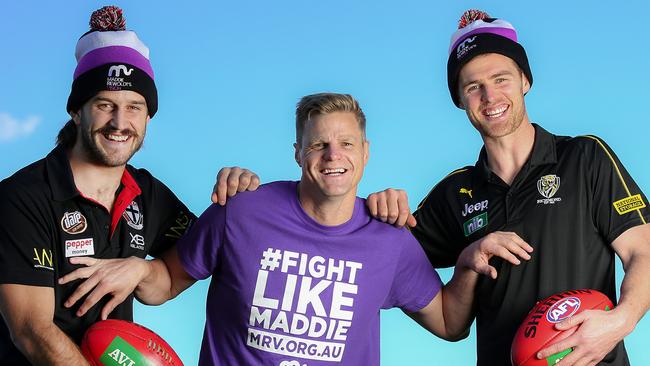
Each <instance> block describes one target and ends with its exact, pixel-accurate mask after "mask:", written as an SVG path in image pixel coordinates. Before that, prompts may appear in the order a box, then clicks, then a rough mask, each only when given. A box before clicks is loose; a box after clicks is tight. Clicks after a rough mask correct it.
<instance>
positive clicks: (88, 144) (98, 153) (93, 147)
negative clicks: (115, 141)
mask: <svg viewBox="0 0 650 366" xmlns="http://www.w3.org/2000/svg"><path fill="white" fill-rule="evenodd" d="M85 125H86V124H85V123H84V122H83V120H82V123H81V124H80V127H81V128H80V130H79V133H80V134H81V147H82V148H83V151H84V152H85V153H86V156H87V157H88V159H89V160H90V161H91V162H93V163H95V164H98V165H104V166H107V167H118V166H122V165H125V164H126V163H127V162H128V161H129V160H131V157H133V155H134V154H135V153H136V152H138V150H140V148H141V147H142V144H143V142H144V135H145V131H143V133H142V136H140V135H139V134H138V133H137V132H136V131H133V130H130V129H129V130H121V131H120V130H117V129H115V128H112V127H110V126H108V125H107V126H104V127H102V128H99V129H97V130H94V131H93V130H91V127H90V126H85ZM117 132H120V135H122V136H129V140H132V141H133V142H132V144H133V145H132V146H133V147H132V149H131V150H130V151H128V152H116V153H111V152H108V151H106V150H104V149H103V148H102V146H101V145H100V143H99V142H98V139H101V138H104V137H103V135H108V134H111V133H117Z"/></svg>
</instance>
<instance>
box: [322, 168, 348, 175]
mask: <svg viewBox="0 0 650 366" xmlns="http://www.w3.org/2000/svg"><path fill="white" fill-rule="evenodd" d="M343 173H345V169H343V168H335V169H325V170H323V174H343Z"/></svg>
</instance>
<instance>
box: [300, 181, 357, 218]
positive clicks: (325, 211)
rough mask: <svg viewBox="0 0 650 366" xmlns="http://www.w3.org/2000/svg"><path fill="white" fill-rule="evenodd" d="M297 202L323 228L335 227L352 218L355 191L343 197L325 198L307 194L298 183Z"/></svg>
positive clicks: (319, 195)
mask: <svg viewBox="0 0 650 366" xmlns="http://www.w3.org/2000/svg"><path fill="white" fill-rule="evenodd" d="M298 200H299V201H300V206H302V209H303V210H305V212H306V213H307V215H309V217H311V218H312V219H314V220H316V222H318V223H319V224H321V225H325V226H337V225H341V224H344V223H346V222H347V221H349V220H350V219H351V218H352V214H353V213H354V202H355V200H356V189H354V192H350V193H349V194H347V195H345V196H344V197H327V196H323V195H322V194H318V193H315V192H309V190H308V189H307V188H306V187H305V185H304V184H302V182H300V183H298Z"/></svg>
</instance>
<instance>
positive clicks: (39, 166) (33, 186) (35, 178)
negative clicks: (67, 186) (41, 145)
mask: <svg viewBox="0 0 650 366" xmlns="http://www.w3.org/2000/svg"><path fill="white" fill-rule="evenodd" d="M0 197H1V198H0V201H3V202H6V201H7V200H14V199H30V201H31V200H34V199H38V198H43V199H49V198H50V197H51V189H50V186H49V184H48V183H47V180H46V173H45V160H44V159H41V160H39V161H37V162H35V163H32V164H30V165H28V166H26V167H24V168H22V169H20V170H19V171H17V172H16V173H14V174H13V175H11V176H10V177H8V178H6V179H3V180H2V181H0Z"/></svg>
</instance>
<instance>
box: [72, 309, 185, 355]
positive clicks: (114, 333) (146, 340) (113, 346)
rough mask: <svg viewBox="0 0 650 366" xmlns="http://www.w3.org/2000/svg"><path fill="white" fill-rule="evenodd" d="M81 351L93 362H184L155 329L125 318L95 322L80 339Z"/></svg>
mask: <svg viewBox="0 0 650 366" xmlns="http://www.w3.org/2000/svg"><path fill="white" fill-rule="evenodd" d="M81 353H83V355H84V356H85V357H86V359H87V360H88V362H90V364H91V365H93V366H100V365H103V366H109V365H110V366H112V365H121V366H136V365H148V366H171V365H174V366H183V362H181V360H180V358H178V355H177V354H176V352H174V350H173V349H172V348H171V347H170V346H169V344H167V342H165V341H164V340H163V339H162V338H160V337H159V336H158V335H157V334H156V333H154V332H152V331H151V330H149V329H147V328H145V327H143V326H141V325H138V324H135V323H131V322H128V321H125V320H115V319H109V320H102V321H100V322H97V323H95V324H93V325H92V326H91V327H90V328H88V330H87V331H86V334H84V337H83V339H82V340H81Z"/></svg>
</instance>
